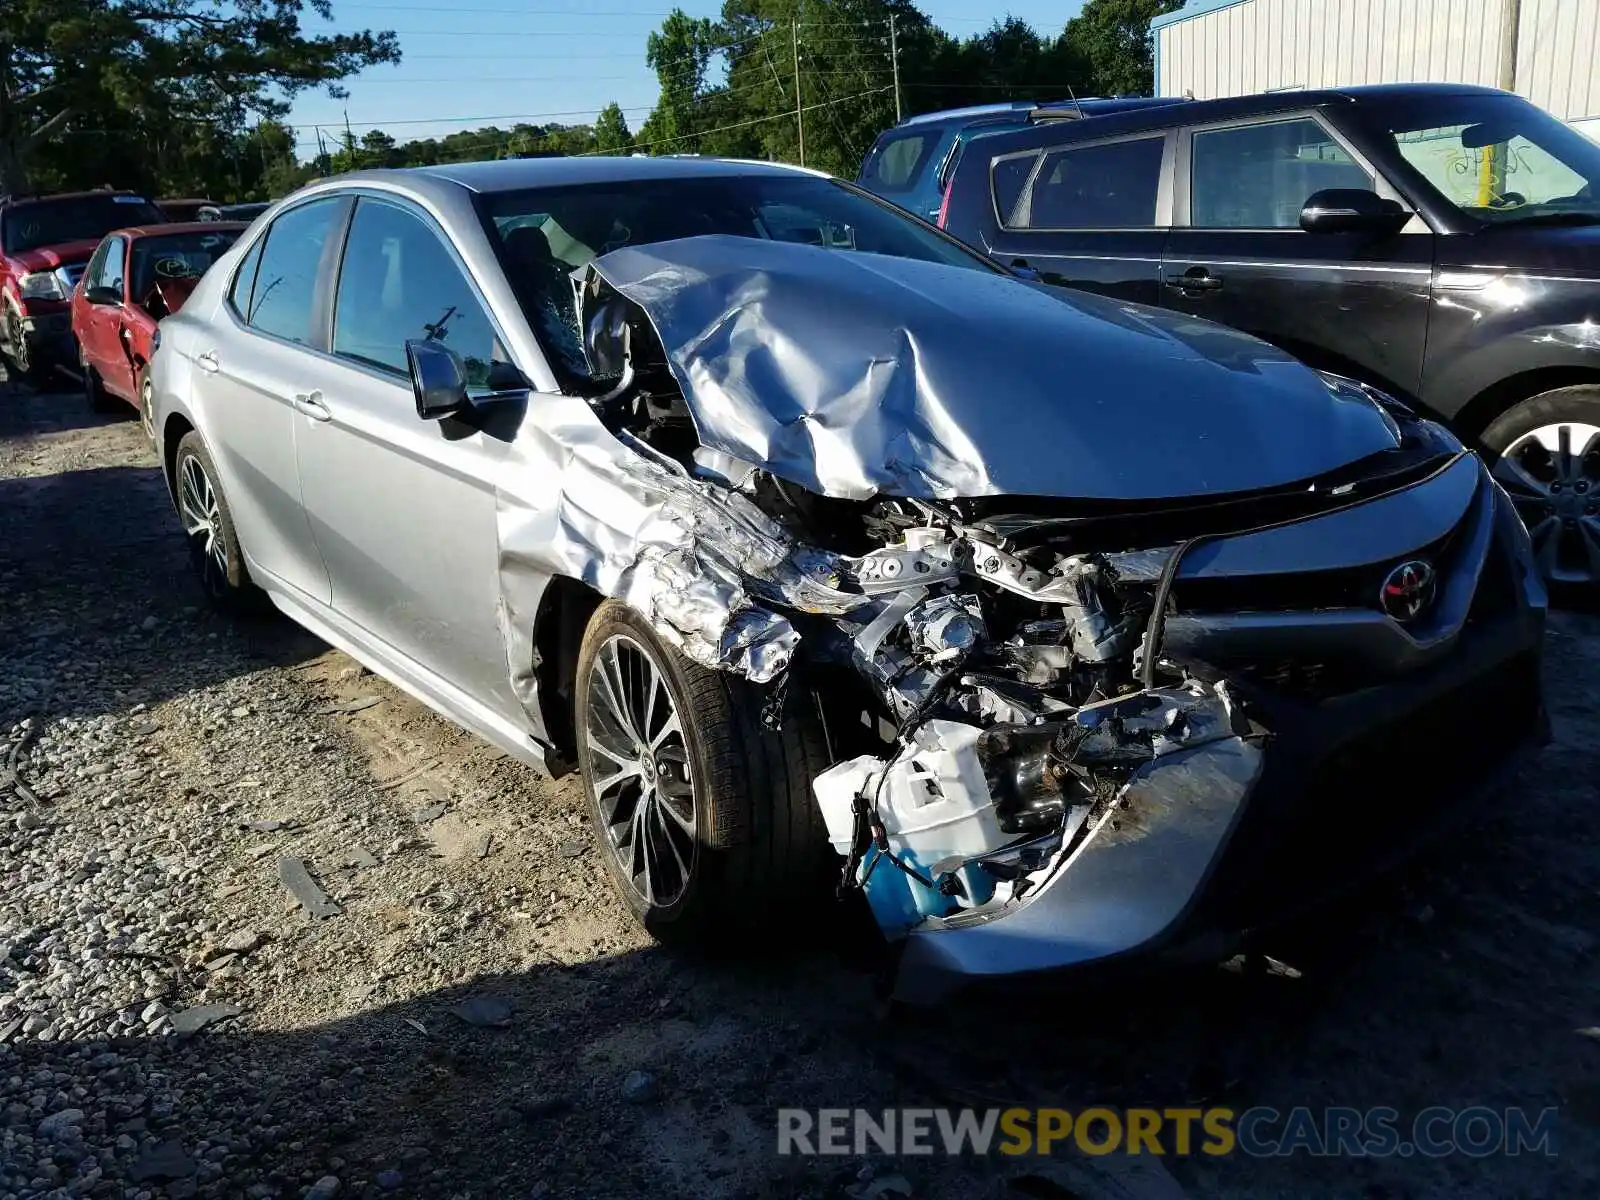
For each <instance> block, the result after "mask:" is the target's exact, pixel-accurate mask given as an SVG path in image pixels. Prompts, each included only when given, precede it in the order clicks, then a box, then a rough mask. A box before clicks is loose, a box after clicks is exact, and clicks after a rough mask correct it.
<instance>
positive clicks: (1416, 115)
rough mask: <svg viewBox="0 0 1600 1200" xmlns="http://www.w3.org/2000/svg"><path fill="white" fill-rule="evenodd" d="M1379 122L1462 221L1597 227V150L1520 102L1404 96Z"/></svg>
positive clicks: (1469, 96)
mask: <svg viewBox="0 0 1600 1200" xmlns="http://www.w3.org/2000/svg"><path fill="white" fill-rule="evenodd" d="M1386 125H1387V128H1388V132H1389V135H1390V136H1391V137H1393V139H1394V142H1395V148H1396V149H1397V150H1398V151H1399V153H1400V156H1401V157H1402V158H1404V159H1405V160H1406V161H1407V162H1408V163H1410V164H1411V165H1412V166H1413V167H1415V168H1416V169H1417V170H1418V171H1420V172H1421V173H1422V175H1423V176H1424V177H1425V178H1426V179H1427V181H1428V182H1429V183H1431V184H1432V185H1433V186H1434V187H1435V188H1437V189H1438V190H1439V191H1440V192H1441V193H1443V194H1444V196H1445V198H1446V199H1447V200H1449V201H1450V202H1451V203H1452V204H1454V205H1455V206H1456V207H1457V208H1459V209H1461V211H1462V212H1464V213H1466V214H1467V215H1469V216H1472V217H1476V218H1477V219H1478V220H1480V221H1486V222H1489V223H1490V224H1491V225H1493V226H1507V225H1509V226H1516V225H1529V224H1538V225H1589V224H1600V194H1597V181H1600V145H1596V144H1595V143H1594V142H1593V141H1591V140H1590V139H1588V138H1586V137H1584V136H1583V134H1581V133H1578V132H1577V131H1576V130H1574V129H1572V128H1571V127H1570V126H1568V125H1565V124H1563V123H1562V122H1560V121H1558V120H1556V119H1555V118H1554V117H1552V116H1551V115H1550V114H1549V113H1547V112H1545V111H1544V110H1543V109H1541V108H1538V107H1536V106H1535V105H1532V104H1529V103H1528V102H1527V101H1526V100H1523V99H1521V98H1520V97H1517V96H1495V95H1477V94H1472V93H1463V94H1461V95H1455V96H1431V97H1424V98H1418V99H1408V100H1407V101H1406V104H1405V106H1404V107H1403V108H1398V109H1396V110H1395V112H1394V113H1393V114H1391V116H1390V120H1389V121H1388V122H1386Z"/></svg>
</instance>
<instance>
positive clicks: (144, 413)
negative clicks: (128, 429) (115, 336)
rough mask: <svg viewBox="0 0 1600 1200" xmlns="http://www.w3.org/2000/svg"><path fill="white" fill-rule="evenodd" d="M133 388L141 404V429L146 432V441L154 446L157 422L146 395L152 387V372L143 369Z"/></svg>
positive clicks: (139, 407) (139, 404)
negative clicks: (147, 390)
mask: <svg viewBox="0 0 1600 1200" xmlns="http://www.w3.org/2000/svg"><path fill="white" fill-rule="evenodd" d="M133 386H134V395H136V396H138V397H139V403H138V406H137V407H138V410H139V428H141V429H143V430H144V435H145V437H146V439H148V441H149V442H150V444H151V445H152V446H154V445H155V444H156V427H155V420H154V415H153V414H152V413H151V411H150V399H151V397H149V396H148V395H146V389H148V388H149V387H150V372H149V371H148V370H147V369H144V368H141V369H140V371H139V374H138V376H137V378H136V379H135V380H134V384H133Z"/></svg>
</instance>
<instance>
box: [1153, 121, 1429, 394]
mask: <svg viewBox="0 0 1600 1200" xmlns="http://www.w3.org/2000/svg"><path fill="white" fill-rule="evenodd" d="M1325 188H1357V189H1363V190H1367V191H1377V192H1378V193H1379V194H1380V195H1383V196H1386V197H1388V198H1390V199H1399V198H1400V196H1399V193H1398V192H1396V191H1394V190H1393V189H1392V188H1391V187H1390V186H1389V185H1388V183H1387V182H1386V181H1384V180H1383V179H1382V177H1381V176H1380V175H1378V174H1377V173H1376V172H1375V171H1374V170H1373V169H1372V168H1371V166H1370V165H1369V164H1368V163H1367V162H1366V161H1365V160H1364V159H1363V158H1362V157H1361V156H1360V155H1359V154H1358V153H1357V151H1356V150H1355V149H1354V148H1353V147H1352V145H1351V144H1350V143H1349V142H1348V141H1346V140H1345V139H1343V138H1341V137H1340V136H1339V135H1338V134H1336V133H1335V131H1334V130H1333V129H1332V128H1331V127H1330V126H1329V125H1328V124H1327V123H1326V122H1325V121H1324V120H1323V119H1322V118H1321V117H1320V116H1319V115H1318V114H1316V113H1312V112H1303V113H1298V114H1291V115H1274V116H1272V117H1262V118H1256V119H1252V120H1247V121H1233V122H1229V123H1225V124H1216V125H1209V126H1201V127H1195V128H1192V129H1188V130H1185V131H1184V134H1183V137H1182V138H1181V139H1180V144H1179V148H1178V169H1177V173H1176V187H1175V189H1174V204H1173V208H1174V216H1173V229H1172V233H1171V236H1170V237H1168V239H1167V244H1166V252H1165V254H1164V256H1163V258H1164V262H1163V287H1162V303H1163V304H1165V305H1167V306H1168V307H1171V308H1175V309H1179V310H1181V311H1183V312H1187V313H1192V314H1194V315H1195V316H1200V317H1208V318H1210V319H1211V320H1213V321H1220V322H1222V323H1223V324H1225V325H1232V326H1234V327H1235V328H1237V329H1242V330H1244V331H1245V332H1247V333H1252V334H1254V335H1256V336H1257V337H1260V338H1263V339H1264V340H1266V341H1269V342H1273V343H1275V344H1276V345H1278V346H1280V347H1282V348H1283V349H1285V350H1288V351H1289V352H1290V353H1292V354H1296V355H1298V356H1299V357H1301V358H1303V359H1306V360H1307V361H1309V362H1310V363H1311V364H1312V365H1314V366H1318V367H1323V368H1327V369H1331V370H1336V371H1341V372H1344V373H1347V374H1353V375H1356V376H1358V377H1361V378H1365V379H1367V380H1368V381H1369V382H1371V383H1375V384H1378V385H1380V386H1383V387H1385V388H1388V389H1390V390H1393V391H1397V392H1399V393H1400V394H1402V395H1407V396H1415V395H1416V394H1417V390H1418V388H1419V386H1420V382H1421V378H1422V360H1423V352H1424V350H1425V348H1426V343H1427V323H1428V295H1429V280H1430V278H1431V274H1432V265H1433V250H1434V247H1433V235H1432V233H1431V232H1429V231H1428V230H1427V227H1426V226H1425V225H1424V224H1423V223H1422V221H1421V218H1419V217H1413V218H1412V220H1411V222H1409V223H1408V224H1407V225H1406V227H1405V228H1404V229H1402V230H1401V232H1399V233H1397V234H1390V235H1378V236H1374V235H1373V234H1371V233H1308V232H1306V231H1304V230H1302V229H1301V228H1300V211H1301V209H1302V208H1303V207H1305V203H1306V201H1307V200H1308V199H1309V198H1310V197H1311V195H1312V194H1313V193H1315V192H1318V191H1321V190H1323V189H1325Z"/></svg>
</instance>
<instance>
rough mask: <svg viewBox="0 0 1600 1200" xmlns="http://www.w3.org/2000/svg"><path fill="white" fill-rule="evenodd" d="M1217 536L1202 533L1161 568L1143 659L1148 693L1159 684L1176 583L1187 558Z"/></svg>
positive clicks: (1143, 683) (1141, 673)
mask: <svg viewBox="0 0 1600 1200" xmlns="http://www.w3.org/2000/svg"><path fill="white" fill-rule="evenodd" d="M1213 536H1215V535H1209V534H1204V533H1202V534H1200V535H1199V536H1198V537H1192V538H1190V539H1189V540H1188V541H1186V542H1180V543H1179V544H1178V548H1177V549H1176V550H1174V551H1173V552H1172V554H1171V556H1170V557H1168V559H1167V564H1166V566H1164V567H1162V568H1161V577H1160V579H1158V580H1157V581H1156V593H1155V603H1154V604H1153V606H1152V607H1151V609H1150V621H1149V623H1148V624H1147V625H1146V626H1145V630H1144V649H1143V652H1142V654H1143V657H1142V660H1141V661H1140V663H1139V683H1140V685H1141V686H1143V688H1144V689H1145V691H1149V690H1150V689H1151V688H1153V687H1155V685H1156V656H1157V655H1158V654H1160V653H1161V642H1162V639H1163V637H1164V636H1165V634H1166V631H1167V601H1168V599H1170V598H1171V596H1172V583H1173V580H1175V579H1177V577H1178V568H1179V567H1180V566H1181V565H1182V564H1183V556H1184V555H1185V554H1188V553H1189V551H1191V550H1193V549H1194V548H1195V547H1196V546H1198V545H1199V544H1200V543H1201V542H1208V541H1211V540H1212V537H1213Z"/></svg>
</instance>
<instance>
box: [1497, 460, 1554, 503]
mask: <svg viewBox="0 0 1600 1200" xmlns="http://www.w3.org/2000/svg"><path fill="white" fill-rule="evenodd" d="M1494 477H1495V478H1496V479H1497V480H1499V482H1500V486H1501V487H1503V488H1505V489H1506V491H1507V492H1509V493H1510V494H1511V496H1512V497H1513V499H1521V498H1527V499H1529V500H1539V501H1542V502H1543V503H1545V504H1548V503H1549V502H1550V485H1549V484H1547V483H1543V482H1541V481H1540V480H1538V479H1535V478H1534V477H1533V476H1532V475H1530V474H1529V473H1528V469H1527V468H1526V467H1525V466H1523V465H1522V461H1521V460H1520V459H1517V458H1513V457H1512V456H1511V455H1510V454H1506V455H1504V456H1503V457H1501V459H1500V461H1499V462H1497V463H1495V465H1494Z"/></svg>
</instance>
